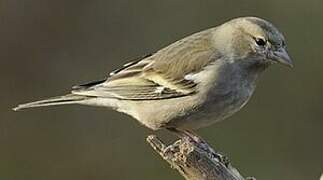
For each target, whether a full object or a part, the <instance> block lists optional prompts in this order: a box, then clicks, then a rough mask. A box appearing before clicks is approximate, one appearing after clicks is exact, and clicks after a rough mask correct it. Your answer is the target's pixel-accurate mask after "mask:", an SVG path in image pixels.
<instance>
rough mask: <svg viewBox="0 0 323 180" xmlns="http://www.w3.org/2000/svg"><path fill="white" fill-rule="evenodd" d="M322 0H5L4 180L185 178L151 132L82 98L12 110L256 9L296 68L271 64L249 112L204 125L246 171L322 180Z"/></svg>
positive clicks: (0, 148) (0, 28)
mask: <svg viewBox="0 0 323 180" xmlns="http://www.w3.org/2000/svg"><path fill="white" fill-rule="evenodd" d="M322 7H323V1H321V0H308V1H300V0H296V1H295V0H284V1H281V0H271V1H258V0H250V1H234V0H216V1H215V0H203V1H197V0H195V1H193V0H164V1H151V0H141V1H130V0H128V1H127V0H114V1H113V0H91V1H88V0H87V1H85V0H77V1H76V0H69V1H54V0H29V1H19V0H0V68H1V69H0V71H1V76H0V81H1V85H0V86H1V94H0V99H1V101H0V180H43V179H46V180H58V179H59V180H70V179H78V180H88V179H95V180H106V179H115V180H117V179H120V180H121V179H127V180H128V179H130V180H131V179H133V180H135V179H145V180H146V179H147V180H151V179H154V180H159V179H160V180H162V179H182V178H181V177H180V176H179V175H178V174H177V172H175V171H174V170H171V169H170V168H169V167H168V164H166V163H165V162H164V161H162V160H161V159H160V157H159V156H158V155H157V154H156V153H155V152H154V151H153V150H152V149H151V147H150V146H149V145H147V144H146V142H145V138H146V136H147V135H149V134H151V133H152V132H151V131H150V130H148V129H146V128H145V127H142V126H141V125H139V123H137V122H136V121H135V120H133V119H132V118H130V117H128V116H126V115H123V114H120V113H117V112H114V111H112V110H109V109H105V108H97V107H85V106H77V105H75V106H64V107H50V108H43V109H31V110H28V111H23V112H13V111H11V108H12V107H14V106H16V105H17V104H19V103H23V102H28V101H32V100H38V99H42V98H45V97H50V96H56V95H61V94H65V93H67V92H68V91H69V90H70V87H71V86H73V85H77V84H79V83H84V82H88V81H92V80H96V79H101V78H104V77H105V76H106V75H107V74H108V72H109V71H112V70H114V69H116V68H118V67H120V66H121V65H122V64H123V63H125V62H127V61H129V60H131V59H132V58H134V57H137V56H141V55H144V54H146V53H150V52H154V51H156V50H158V49H160V48H162V47H164V46H166V45H168V44H170V43H172V42H173V41H176V40H178V39H181V38H183V37H185V36H186V35H189V34H191V33H193V32H197V31H200V30H203V29H206V28H209V27H212V26H216V25H218V24H221V23H223V22H225V21H227V20H229V19H231V18H234V17H237V16H250V15H253V16H259V17H263V18H265V19H267V20H269V21H271V22H273V23H274V24H275V25H276V26H277V27H278V28H279V29H280V30H281V31H282V32H283V33H284V34H285V36H286V38H287V41H288V42H287V43H288V47H289V53H290V55H291V56H292V58H293V59H294V63H295V68H294V69H293V70H290V69H288V68H285V67H282V66H272V67H271V68H270V69H268V70H267V72H266V73H265V74H264V75H263V77H262V78H261V80H260V82H259V83H258V89H257V91H256V93H255V95H254V96H253V98H252V99H251V101H250V102H249V104H248V105H247V106H246V107H245V108H244V109H243V110H242V111H240V112H239V113H237V114H236V115H235V116H233V117H231V118H230V119H229V120H227V121H223V122H221V123H219V124H216V125H213V126H211V127H208V128H204V129H201V130H199V131H198V133H199V134H200V135H201V136H203V137H204V138H205V139H206V140H207V141H208V142H209V143H210V144H211V145H213V146H214V147H217V148H218V149H220V150H221V151H223V152H225V154H227V155H228V157H229V158H230V159H231V161H232V163H233V164H234V166H235V167H237V168H238V169H239V170H240V172H241V173H242V174H243V175H245V176H255V177H257V179H259V180H272V179H284V180H312V179H313V180H317V179H319V176H320V175H321V173H322V172H323V154H322V152H323V140H322V138H323V135H322V126H323V119H322V118H323V108H322V107H323V70H322V68H323V54H322V40H323V23H322V18H323V11H322ZM157 134H158V135H160V136H161V137H164V138H165V139H169V138H170V137H169V135H168V134H167V133H166V132H163V131H161V132H158V133H157Z"/></svg>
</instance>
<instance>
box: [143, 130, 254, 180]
mask: <svg viewBox="0 0 323 180" xmlns="http://www.w3.org/2000/svg"><path fill="white" fill-rule="evenodd" d="M147 141H148V143H149V144H150V145H151V146H152V147H153V148H154V150H155V151H156V152H157V153H158V154H159V155H160V156H161V157H162V158H163V159H164V160H166V161H167V162H168V163H169V164H170V165H171V167H172V168H174V169H176V170H177V171H178V172H179V173H180V174H181V175H182V176H183V177H184V178H185V179H187V180H255V178H243V177H242V176H241V175H240V173H239V172H238V171H237V170H236V169H235V168H234V167H232V165H231V164H230V162H229V160H228V159H227V158H225V157H224V156H223V155H221V154H220V153H219V152H217V151H215V150H213V149H212V148H211V147H210V146H209V145H208V144H207V143H205V142H203V143H197V142H196V141H192V140H191V139H189V138H182V139H179V140H177V141H176V142H175V143H173V144H171V145H169V146H166V145H165V144H164V143H163V142H162V141H161V140H159V139H158V138H157V137H156V136H155V135H150V136H148V137H147Z"/></svg>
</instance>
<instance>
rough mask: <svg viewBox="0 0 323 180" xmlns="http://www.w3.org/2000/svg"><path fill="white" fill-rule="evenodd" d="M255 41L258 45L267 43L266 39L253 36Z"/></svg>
mask: <svg viewBox="0 0 323 180" xmlns="http://www.w3.org/2000/svg"><path fill="white" fill-rule="evenodd" d="M255 41H256V44H257V45H258V46H265V45H266V44H267V42H266V40H264V39H262V38H255Z"/></svg>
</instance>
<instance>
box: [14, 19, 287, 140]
mask: <svg viewBox="0 0 323 180" xmlns="http://www.w3.org/2000/svg"><path fill="white" fill-rule="evenodd" d="M272 64H282V65H285V66H287V67H293V62H292V60H291V58H290V56H289V55H288V52H287V48H286V40H285V37H284V35H283V34H282V33H281V32H280V31H279V30H278V29H277V28H276V27H275V26H274V25H273V24H272V23H270V22H269V21H267V20H264V19H262V18H259V17H238V18H234V19H231V20H229V21H227V22H225V23H223V24H220V25H218V26H216V27H212V28H209V29H206V30H203V31H200V32H197V33H193V34H192V35H189V36H187V37H184V38H183V39H181V40H178V41H176V42H174V43H172V44H170V45H168V46H166V47H164V48H162V49H161V50H159V51H156V52H155V53H151V54H148V55H146V56H142V57H140V58H137V59H134V60H133V61H130V62H129V63H126V64H125V65H123V67H121V68H120V69H117V70H115V71H113V72H111V73H110V74H109V76H108V77H107V78H106V79H104V80H100V81H93V82H90V83H86V84H82V85H78V86H74V87H73V88H72V89H71V91H70V92H69V93H68V94H67V95H63V96H58V97H53V98H49V99H45V100H41V101H36V102H31V103H26V104H21V105H18V106H17V107H16V108H14V109H13V110H15V111H18V110H22V109H27V108H33V107H43V106H56V105H65V104H80V105H89V106H101V107H109V108H111V109H113V110H116V111H119V112H122V113H125V114H128V115H130V116H132V117H133V118H134V119H136V120H138V121H139V122H140V123H141V124H142V125H144V126H146V127H148V128H150V129H152V130H159V129H168V130H170V131H173V132H184V133H186V134H193V135H194V131H195V130H197V129H199V128H202V127H206V126H209V125H211V124H214V123H216V122H220V121H222V120H224V119H227V118H228V117H230V116H231V115H233V114H235V113H236V112H238V111H239V110H240V109H241V108H242V107H244V106H245V105H246V103H247V102H248V101H249V99H250V97H251V96H252V94H253V93H254V91H255V88H256V84H257V79H258V78H259V76H260V75H261V74H263V72H264V71H265V70H266V69H267V68H268V67H269V66H271V65H272Z"/></svg>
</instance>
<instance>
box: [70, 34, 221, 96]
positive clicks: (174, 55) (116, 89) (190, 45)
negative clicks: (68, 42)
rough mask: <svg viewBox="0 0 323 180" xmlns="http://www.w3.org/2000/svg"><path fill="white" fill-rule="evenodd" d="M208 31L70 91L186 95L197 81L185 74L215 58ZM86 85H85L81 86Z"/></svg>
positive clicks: (197, 70)
mask: <svg viewBox="0 0 323 180" xmlns="http://www.w3.org/2000/svg"><path fill="white" fill-rule="evenodd" d="M209 36H210V33H209V31H204V32H200V33H197V34H194V35H192V36H189V37H187V38H184V39H182V40H180V41H177V42H175V43H173V44H171V45H170V46H168V47H166V48H164V49H162V50H160V51H158V52H156V53H155V54H149V55H147V56H143V57H142V58H139V59H136V60H135V61H132V62H130V63H127V64H125V65H124V66H123V67H122V68H120V69H117V70H115V71H113V72H112V73H110V77H109V78H108V79H107V80H106V81H105V82H102V83H100V84H96V83H90V85H92V84H93V86H84V85H83V86H81V87H83V88H80V89H74V91H72V93H73V94H77V95H85V96H96V97H109V98H118V99H125V100H156V99H168V98H176V97H183V96H189V95H192V94H194V93H196V92H197V88H196V87H197V83H196V82H194V81H193V80H189V79H185V76H186V75H187V74H192V73H198V72H200V71H203V69H204V67H206V66H207V65H208V64H210V63H211V62H213V61H214V59H215V58H214V57H215V54H214V50H213V49H212V45H211V44H210V37H209ZM84 87H85V88H84Z"/></svg>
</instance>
